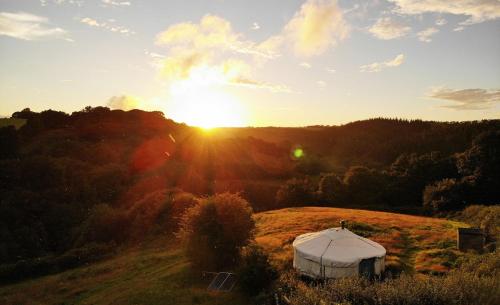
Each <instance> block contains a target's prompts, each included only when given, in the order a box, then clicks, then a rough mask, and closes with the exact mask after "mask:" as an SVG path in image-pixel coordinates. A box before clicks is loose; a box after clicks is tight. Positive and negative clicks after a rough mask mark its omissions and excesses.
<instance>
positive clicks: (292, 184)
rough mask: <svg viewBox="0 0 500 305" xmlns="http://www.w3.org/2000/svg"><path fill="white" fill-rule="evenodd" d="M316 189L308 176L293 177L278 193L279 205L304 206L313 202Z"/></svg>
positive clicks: (277, 201)
mask: <svg viewBox="0 0 500 305" xmlns="http://www.w3.org/2000/svg"><path fill="white" fill-rule="evenodd" d="M314 192H315V189H314V187H313V185H312V184H311V182H310V181H309V179H308V178H304V179H297V178H292V179H290V180H288V181H287V182H286V183H285V184H283V185H282V186H281V187H280V188H279V190H278V192H277V193H276V203H277V204H278V206H289V205H295V206H303V205H307V204H310V203H312V201H313V200H314Z"/></svg>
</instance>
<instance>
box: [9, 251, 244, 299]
mask: <svg viewBox="0 0 500 305" xmlns="http://www.w3.org/2000/svg"><path fill="white" fill-rule="evenodd" d="M167 244H168V243H167V242H161V241H156V242H154V243H153V244H150V245H148V246H143V247H136V248H133V249H129V250H126V251H125V252H124V253H122V254H118V255H117V256H116V257H114V258H111V259H109V260H106V261H103V262H99V263H95V264H92V265H90V266H86V267H80V268H76V269H73V270H69V271H66V272H62V273H59V274H56V275H49V276H45V277H42V278H38V279H32V280H28V281H24V282H21V283H18V284H13V285H9V286H5V287H1V288H0V304H10V305H17V304H19V305H21V304H22V305H35V304H36V305H42V304H47V305H48V304H54V305H56V304H57V305H63V304H75V305H76V304H93V305H101V304H102V305H104V304H120V305H128V304H130V305H138V304H148V305H155V304H162V305H169V304H172V305H177V304H178V305H182V304H207V305H208V304H247V302H246V299H245V298H244V297H243V296H242V295H241V294H240V293H239V292H238V291H234V292H231V293H212V292H208V291H207V289H206V287H207V282H206V281H205V280H202V279H201V276H200V274H194V273H192V272H191V269H190V266H189V262H188V261H187V259H186V258H185V256H184V254H183V252H182V250H179V249H176V247H175V245H174V244H171V245H169V246H168V245H167Z"/></svg>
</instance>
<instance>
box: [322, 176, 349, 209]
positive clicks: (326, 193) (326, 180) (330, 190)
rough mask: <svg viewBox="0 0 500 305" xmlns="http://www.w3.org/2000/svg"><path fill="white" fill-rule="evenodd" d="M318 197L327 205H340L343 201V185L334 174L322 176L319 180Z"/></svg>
mask: <svg viewBox="0 0 500 305" xmlns="http://www.w3.org/2000/svg"><path fill="white" fill-rule="evenodd" d="M318 195H319V198H320V199H321V200H324V201H325V202H327V203H340V202H342V201H343V200H344V196H345V185H344V183H343V182H342V180H341V179H340V177H339V176H337V175H336V174H334V173H330V174H326V175H323V176H322V177H321V179H320V180H319V187H318Z"/></svg>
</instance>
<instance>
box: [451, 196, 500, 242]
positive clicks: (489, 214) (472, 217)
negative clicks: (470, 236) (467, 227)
mask: <svg viewBox="0 0 500 305" xmlns="http://www.w3.org/2000/svg"><path fill="white" fill-rule="evenodd" d="M458 218H459V219H460V220H462V221H465V222H467V223H470V224H472V225H473V226H476V227H480V228H482V229H483V230H484V232H485V233H486V241H487V242H488V243H495V242H498V241H499V240H500V206H498V205H496V206H483V205H471V206H469V207H467V208H466V209H465V210H463V211H462V212H460V213H459V214H458Z"/></svg>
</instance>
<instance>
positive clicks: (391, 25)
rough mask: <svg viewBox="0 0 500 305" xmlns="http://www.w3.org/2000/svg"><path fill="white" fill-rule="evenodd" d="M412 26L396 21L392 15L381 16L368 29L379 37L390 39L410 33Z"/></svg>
mask: <svg viewBox="0 0 500 305" xmlns="http://www.w3.org/2000/svg"><path fill="white" fill-rule="evenodd" d="M410 30H411V28H410V27H409V26H407V25H405V24H403V23H400V22H397V21H394V20H393V19H391V18H390V17H383V18H379V19H378V20H377V22H375V24H373V25H372V26H371V27H370V29H369V30H368V31H369V32H370V33H372V34H373V36H375V37H377V38H378V39H384V40H390V39H395V38H400V37H403V36H405V35H406V34H408V32H410Z"/></svg>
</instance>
